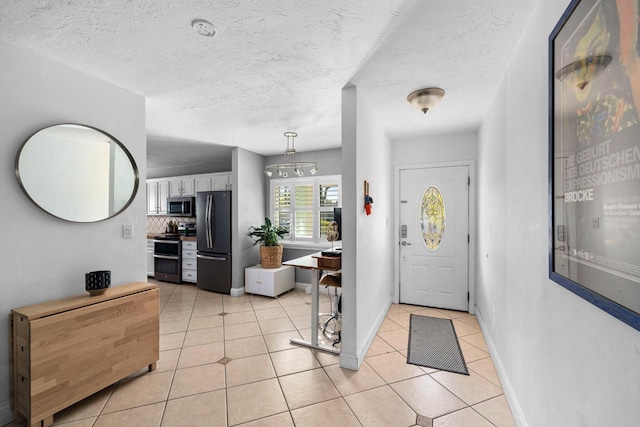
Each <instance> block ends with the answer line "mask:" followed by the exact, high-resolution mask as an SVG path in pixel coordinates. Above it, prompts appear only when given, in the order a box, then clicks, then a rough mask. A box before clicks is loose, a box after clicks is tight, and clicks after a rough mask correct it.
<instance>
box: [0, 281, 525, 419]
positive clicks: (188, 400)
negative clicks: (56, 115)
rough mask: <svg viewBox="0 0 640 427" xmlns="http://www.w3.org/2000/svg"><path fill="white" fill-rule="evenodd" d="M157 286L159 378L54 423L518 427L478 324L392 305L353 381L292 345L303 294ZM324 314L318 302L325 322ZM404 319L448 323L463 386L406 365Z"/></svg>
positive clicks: (133, 380) (450, 376) (112, 393)
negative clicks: (462, 364) (465, 371)
mask: <svg viewBox="0 0 640 427" xmlns="http://www.w3.org/2000/svg"><path fill="white" fill-rule="evenodd" d="M150 281H152V280H150ZM154 283H157V284H158V286H159V288H160V304H161V313H160V334H161V335H160V360H159V362H158V364H157V369H156V370H155V371H153V372H150V373H149V372H146V371H145V370H142V371H140V372H138V373H136V374H134V375H132V376H131V377H130V378H127V379H124V380H122V381H120V382H119V383H117V384H115V385H113V386H111V387H108V388H106V389H105V390H102V391H101V392H98V393H96V394H95V395H93V396H91V397H89V398H87V399H85V400H83V401H81V402H79V403H77V404H76V405H74V406H72V407H70V408H68V409H66V410H64V411H62V412H61V413H58V414H56V416H55V417H54V424H55V425H60V426H65V427H89V426H95V427H105V426H118V427H120V426H134V425H135V426H163V427H167V426H189V427H194V426H265V427H267V426H274V427H276V426H277V427H283V426H297V427H301V426H340V427H342V426H398V427H402V426H415V425H419V426H431V427H445V426H446V427H449V426H456V427H457V426H473V427H482V426H514V425H515V424H514V422H513V418H512V416H511V412H510V410H509V407H508V404H507V401H506V399H505V397H504V394H503V391H502V388H501V387H500V381H499V380H498V376H497V375H496V371H495V369H494V367H493V363H492V361H491V357H490V355H489V353H488V349H487V346H486V343H485V342H484V339H483V337H482V332H481V331H480V328H479V326H478V322H477V320H476V318H475V316H472V315H469V314H467V313H461V312H456V311H448V310H440V309H432V308H425V307H417V306H410V305H393V306H392V307H391V308H390V309H389V312H388V313H387V316H386V318H385V320H384V322H383V324H382V325H381V327H380V330H379V331H378V334H377V336H376V337H375V339H374V341H373V344H372V345H371V348H370V349H369V352H368V354H367V356H366V357H365V360H364V362H363V363H362V366H361V368H360V370H359V371H357V372H355V371H350V370H347V369H342V368H340V365H339V357H338V356H335V355H332V354H329V353H325V352H315V351H311V350H309V349H307V348H304V347H299V346H295V345H292V344H290V343H289V339H291V338H294V337H297V338H300V337H303V338H305V339H308V336H309V333H310V328H309V317H310V310H311V307H310V304H309V302H310V296H309V295H307V294H304V293H300V292H297V291H295V290H294V291H291V292H289V293H286V294H284V295H281V296H280V297H279V298H277V299H273V298H266V297H260V296H250V295H244V296H242V297H240V298H233V297H229V296H222V295H220V294H215V293H210V292H206V291H200V290H198V289H197V288H196V287H195V286H193V285H187V284H182V285H173V284H168V283H163V282H154ZM328 306H329V303H328V298H327V296H326V295H323V296H322V297H321V311H327V308H328ZM221 313H225V314H224V315H221ZM411 313H416V314H421V315H428V316H437V317H445V318H452V319H453V323H454V325H455V328H456V332H457V334H458V338H459V341H460V346H461V348H462V351H463V353H464V357H465V360H466V362H467V366H468V368H469V372H470V374H471V375H470V376H465V375H460V374H454V373H449V372H444V371H438V370H435V369H430V368H424V367H418V366H415V365H410V364H407V363H406V352H407V342H408V328H409V317H410V314H411ZM10 425H12V424H10Z"/></svg>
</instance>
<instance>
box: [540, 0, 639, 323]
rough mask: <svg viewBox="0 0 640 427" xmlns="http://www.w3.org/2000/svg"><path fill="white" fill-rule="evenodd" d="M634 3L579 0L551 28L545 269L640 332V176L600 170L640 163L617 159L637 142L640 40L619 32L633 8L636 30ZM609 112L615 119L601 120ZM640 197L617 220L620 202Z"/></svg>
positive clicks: (635, 0) (635, 166) (633, 150)
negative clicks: (634, 64) (635, 64)
mask: <svg viewBox="0 0 640 427" xmlns="http://www.w3.org/2000/svg"><path fill="white" fill-rule="evenodd" d="M638 2H639V0H573V1H572V2H571V4H569V6H568V7H567V9H566V11H565V12H564V14H563V15H562V17H561V19H560V21H559V22H558V24H557V25H556V26H555V28H554V29H553V31H552V32H551V34H550V36H549V187H548V191H549V278H550V279H551V280H553V281H554V282H556V283H558V284H560V285H561V286H563V287H565V288H566V289H568V290H569V291H571V292H573V293H575V294H576V295H578V296H580V297H581V298H583V299H585V300H587V301H589V302H590V303H592V304H594V305H595V306H597V307H599V308H601V309H602V310H604V311H606V312H607V313H609V314H611V315H612V316H614V317H616V318H618V319H620V320H621V321H623V322H624V323H626V324H628V325H629V326H631V327H633V328H635V329H636V330H639V331H640V308H639V307H640V304H639V301H640V273H638V271H640V215H638V216H637V218H638V222H633V221H635V219H634V217H635V216H636V215H637V213H638V212H640V208H638V206H640V179H639V178H625V180H624V182H622V181H620V178H616V181H613V179H612V178H606V179H605V178H601V176H602V177H604V176H605V175H601V174H602V173H604V172H603V171H604V170H605V169H604V168H605V167H606V168H607V169H606V170H607V171H608V172H607V173H616V174H617V175H616V177H619V176H621V174H622V173H623V172H620V170H613V168H614V167H619V169H625V168H632V169H633V171H634V175H632V176H635V171H637V170H638V169H640V162H638V163H636V162H635V160H631V161H630V163H624V166H622V165H621V164H622V162H624V161H626V159H627V157H624V155H626V154H628V153H630V155H632V156H633V157H629V158H628V159H636V157H637V153H638V152H639V151H638V148H636V146H640V96H639V95H640V72H638V73H631V71H633V69H632V68H631V67H630V66H627V64H628V62H625V60H626V59H627V58H628V56H629V53H630V52H631V55H632V56H635V55H638V57H639V58H640V54H639V51H640V43H638V45H637V46H635V49H629V45H628V44H627V45H625V44H624V40H626V39H624V38H623V36H622V35H624V34H628V33H629V31H628V30H629V29H633V27H631V26H629V25H627V26H626V27H625V28H624V31H623V30H621V27H622V26H625V25H626V24H628V22H629V21H628V20H625V19H623V18H621V17H625V16H628V15H629V11H630V10H633V11H634V12H635V13H634V15H635V16H634V17H633V18H634V19H635V22H636V26H635V30H636V31H639V28H640V26H638V25H637V22H638V9H639V8H640V5H638ZM621 7H623V8H627V10H625V11H623V12H624V13H620V14H618V8H621ZM623 21H625V22H623ZM599 31H600V32H599ZM625 31H626V33H625ZM594 34H595V35H594ZM638 38H639V39H640V37H638ZM585 40H586V41H587V42H588V43H585ZM585 45H587V46H586V47H585ZM624 47H626V48H627V49H626V50H625V49H624ZM568 53H569V54H568ZM625 55H626V56H625ZM556 62H558V63H556ZM623 62H624V64H623ZM625 66H627V68H625ZM639 71H640V70H639ZM625 73H626V74H625ZM589 85H591V86H590V87H589V88H587V86H589ZM625 89H626V91H625ZM573 95H575V96H573ZM572 96H573V97H572ZM634 96H635V98H634ZM611 100H613V101H611ZM611 104H613V105H615V106H618V109H617V110H616V109H614V111H616V112H617V115H615V116H613V115H609V116H607V108H608V107H609V106H610V105H611ZM594 105H595V107H594ZM590 109H593V110H590ZM599 109H600V110H599ZM587 111H589V112H587ZM591 111H593V112H591ZM608 111H612V110H611V109H609V110H608ZM598 114H600V115H598ZM602 117H604V119H602ZM611 117H613V119H615V126H613V127H612V126H610V125H609V126H608V127H607V126H604V125H602V126H600V128H598V127H599V122H598V120H602V122H603V123H605V124H608V123H609V122H608V121H607V120H610V119H611ZM621 120H625V121H624V122H623V121H621ZM620 123H623V124H624V126H623V125H620ZM602 129H604V131H602ZM609 129H611V131H609ZM585 130H586V131H585ZM596 131H597V132H596ZM612 147H613V148H612ZM615 150H617V151H615ZM627 150H631V151H627ZM620 153H622V154H620ZM614 155H620V156H622V157H617V159H622V160H620V161H618V163H616V165H615V166H613V164H614V161H615V159H616V158H613V157H611V158H609V156H614ZM605 157H606V159H605ZM584 171H587V172H584ZM627 173H628V170H627V169H625V171H624V174H625V176H627V175H626V174H627ZM609 176H613V175H609ZM556 193H557V194H556ZM625 195H627V196H625ZM625 201H629V203H627V204H625V203H626V202H625ZM634 204H635V205H636V208H635V209H633V208H629V209H628V210H627V214H626V215H627V216H628V218H623V219H624V221H623V220H622V219H620V218H622V216H623V215H625V214H624V209H618V208H616V206H623V207H624V206H633V205H634ZM625 221H626V222H625ZM611 236H615V238H612V237H611ZM598 239H599V240H598ZM572 245H573V246H572ZM630 252H635V254H634V255H631V254H630ZM634 257H635V259H637V261H635V260H634Z"/></svg>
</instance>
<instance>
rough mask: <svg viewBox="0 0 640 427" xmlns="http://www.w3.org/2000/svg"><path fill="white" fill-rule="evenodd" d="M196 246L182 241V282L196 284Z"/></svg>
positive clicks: (193, 243) (194, 243) (190, 242)
mask: <svg viewBox="0 0 640 427" xmlns="http://www.w3.org/2000/svg"><path fill="white" fill-rule="evenodd" d="M196 255H197V244H196V242H192V241H186V240H184V241H182V281H183V282H190V283H197V282H198V261H197V259H196Z"/></svg>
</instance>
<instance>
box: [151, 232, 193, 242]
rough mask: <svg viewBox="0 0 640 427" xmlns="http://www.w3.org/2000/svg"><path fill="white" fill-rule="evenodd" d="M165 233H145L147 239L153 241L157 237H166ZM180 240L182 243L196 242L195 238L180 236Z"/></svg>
mask: <svg viewBox="0 0 640 427" xmlns="http://www.w3.org/2000/svg"><path fill="white" fill-rule="evenodd" d="M166 235H167V233H147V239H153V238H154V237H158V236H166ZM180 240H182V241H183V242H196V241H197V240H198V238H197V236H180Z"/></svg>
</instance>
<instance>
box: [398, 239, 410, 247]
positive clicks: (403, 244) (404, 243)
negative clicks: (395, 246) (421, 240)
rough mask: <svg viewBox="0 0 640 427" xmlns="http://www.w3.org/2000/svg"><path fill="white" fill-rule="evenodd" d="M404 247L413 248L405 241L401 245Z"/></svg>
mask: <svg viewBox="0 0 640 427" xmlns="http://www.w3.org/2000/svg"><path fill="white" fill-rule="evenodd" d="M400 244H401V245H402V246H411V243H407V242H405V241H404V240H403V241H402V243H400Z"/></svg>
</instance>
